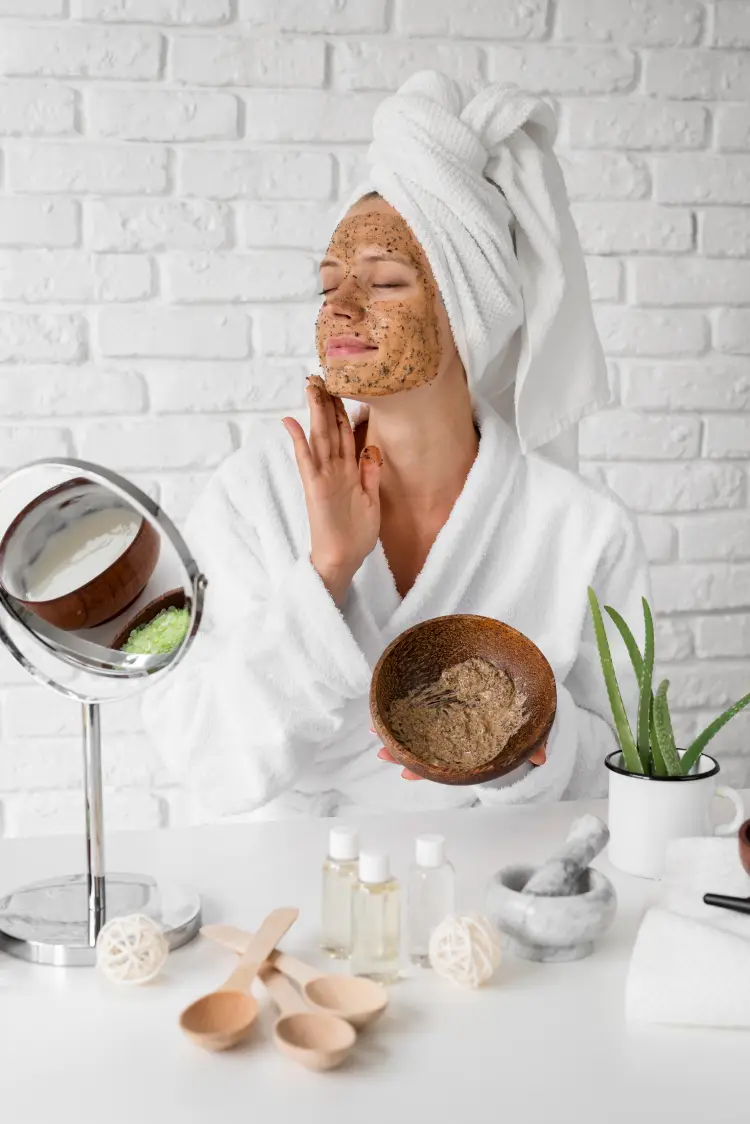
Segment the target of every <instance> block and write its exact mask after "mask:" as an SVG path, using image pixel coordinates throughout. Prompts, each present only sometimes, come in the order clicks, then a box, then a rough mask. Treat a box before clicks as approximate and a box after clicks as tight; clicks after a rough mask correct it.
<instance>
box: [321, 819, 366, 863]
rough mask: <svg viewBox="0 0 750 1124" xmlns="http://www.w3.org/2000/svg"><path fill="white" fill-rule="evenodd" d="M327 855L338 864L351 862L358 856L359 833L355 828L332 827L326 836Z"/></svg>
mask: <svg viewBox="0 0 750 1124" xmlns="http://www.w3.org/2000/svg"><path fill="white" fill-rule="evenodd" d="M328 854H329V855H330V857H331V858H332V859H337V860H338V861H339V862H352V861H353V860H354V859H356V857H357V855H358V854H359V832H358V831H357V829H356V827H343V826H342V827H332V828H331V833H330V835H329V836H328Z"/></svg>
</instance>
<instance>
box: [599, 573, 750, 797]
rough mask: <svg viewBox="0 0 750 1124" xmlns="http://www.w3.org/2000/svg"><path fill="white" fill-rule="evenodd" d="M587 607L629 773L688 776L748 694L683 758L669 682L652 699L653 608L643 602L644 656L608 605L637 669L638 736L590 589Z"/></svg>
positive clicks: (716, 722)
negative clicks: (679, 750)
mask: <svg viewBox="0 0 750 1124" xmlns="http://www.w3.org/2000/svg"><path fill="white" fill-rule="evenodd" d="M589 605H590V607H591V616H592V618H593V621H594V633H595V635H596V644H597V648H598V649H599V659H600V660H601V664H602V672H603V674H604V682H605V684H606V687H607V695H608V697H609V704H610V706H611V708H612V718H613V720H614V724H615V730H616V732H617V740H618V741H619V743H620V749H621V750H622V756H623V761H624V762H625V768H626V769H627V770H628V772H629V773H640V774H641V775H643V774H645V775H646V776H656V777H659V776H661V777H680V776H685V775H686V774H687V773H689V772H690V770H691V769H692V768H693V766H694V765H695V763H696V762H697V761H698V759H699V758H700V755H701V754H702V753H703V750H704V749H705V748H706V746H707V745H708V743H709V742H710V741H711V738H713V737H714V736H715V735H716V734H718V732H719V730H721V728H722V727H723V726H726V724H727V722H729V721H730V720H731V719H732V718H734V716H735V714H739V712H740V711H741V710H742V709H743V708H744V707H746V706H747V705H748V703H750V693H748V694H747V695H745V696H743V698H741V699H739V700H738V701H737V702H736V703H733V704H732V706H730V707H728V708H727V709H726V710H725V711H724V712H723V714H720V715H719V716H718V718H715V719H714V720H713V722H710V723H709V725H708V726H707V727H706V729H705V730H704V731H703V732H702V733H701V734H699V735H698V737H697V738H695V739H694V740H693V742H691V744H690V745H689V746H688V748H687V749H686V750H685V752H684V753H683V754H682V756H680V754H679V753H678V752H677V747H676V746H675V740H674V733H673V731H672V718H671V715H670V712H669V702H668V699H667V692H668V690H669V680H668V679H663V680H662V681H661V683H660V684H659V687H658V689H657V691H656V694H654V688H653V674H654V622H653V616H652V613H651V607H650V605H649V603H648V601H647V600H646V599H645V597H644V598H643V618H644V624H645V641H644V645H643V652H641V650H640V648H639V647H638V644H637V643H636V641H635V637H634V636H633V633H632V631H631V630H630V628H629V627H628V625H627V623H626V622H625V621H624V620H623V618H622V617H621V616H620V614H619V613H618V612H617V610H616V609H613V608H612V607H611V606H609V605H605V606H604V609H605V611H606V613H607V614H608V615H609V617H610V618H611V620H612V621H613V623H614V625H615V627H616V628H617V631H618V632H619V633H620V636H621V637H622V639H623V642H624V644H625V647H626V648H627V650H628V655H629V656H630V662H631V663H632V665H633V671H634V673H635V677H636V680H637V682H638V688H639V696H638V713H637V716H636V727H635V730H636V732H635V736H634V735H633V729H632V727H631V725H630V722H629V719H628V716H627V713H626V711H625V706H624V704H623V701H622V695H621V693H620V685H619V683H618V682H617V675H616V673H615V668H614V664H613V662H612V653H611V650H610V647H609V639H608V637H607V631H606V628H605V626H604V618H603V616H602V611H601V608H600V605H599V601H598V600H597V596H596V593H595V592H594V590H593V589H592V588H591V587H590V586H589Z"/></svg>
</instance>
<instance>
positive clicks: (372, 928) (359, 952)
mask: <svg viewBox="0 0 750 1124" xmlns="http://www.w3.org/2000/svg"><path fill="white" fill-rule="evenodd" d="M400 898H401V888H400V886H399V884H398V882H397V881H396V879H395V878H392V877H391V872H390V864H389V862H388V856H387V855H379V854H375V853H374V852H372V851H363V852H362V854H361V855H360V856H359V880H358V881H357V884H356V885H355V887H354V894H353V896H352V957H351V971H352V974H353V975H355V976H367V977H369V979H371V980H377V981H378V983H384V984H387V983H394V982H395V981H396V980H397V979H398V978H399V967H400V946H401V907H400V906H401V903H400Z"/></svg>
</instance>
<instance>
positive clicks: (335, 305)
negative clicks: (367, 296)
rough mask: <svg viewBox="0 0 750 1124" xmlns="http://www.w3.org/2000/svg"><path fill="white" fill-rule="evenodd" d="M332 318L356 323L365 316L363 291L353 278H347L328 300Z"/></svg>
mask: <svg viewBox="0 0 750 1124" xmlns="http://www.w3.org/2000/svg"><path fill="white" fill-rule="evenodd" d="M326 308H327V309H328V311H329V312H330V313H331V315H332V316H334V317H336V318H339V319H342V320H348V321H350V322H352V323H356V322H357V321H358V320H361V319H362V317H363V316H364V302H363V299H362V290H361V289H360V288H359V286H358V285H357V283H356V281H354V280H353V279H352V278H346V280H344V281H342V282H341V284H340V285H339V286H338V288H337V289H336V290H335V291H334V292H333V293H331V294H330V296H329V297H328V298H327V300H326Z"/></svg>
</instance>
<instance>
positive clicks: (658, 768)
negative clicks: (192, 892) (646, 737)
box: [649, 699, 669, 777]
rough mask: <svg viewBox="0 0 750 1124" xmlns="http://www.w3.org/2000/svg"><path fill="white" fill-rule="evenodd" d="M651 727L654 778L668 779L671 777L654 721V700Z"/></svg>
mask: <svg viewBox="0 0 750 1124" xmlns="http://www.w3.org/2000/svg"><path fill="white" fill-rule="evenodd" d="M649 726H650V729H651V760H652V763H653V767H654V776H655V777H667V776H669V773H668V772H667V766H666V765H665V763H664V756H663V754H662V751H661V746H660V745H659V738H658V736H657V733H656V721H655V719H654V700H653V699H652V700H651V716H650V720H649Z"/></svg>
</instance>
